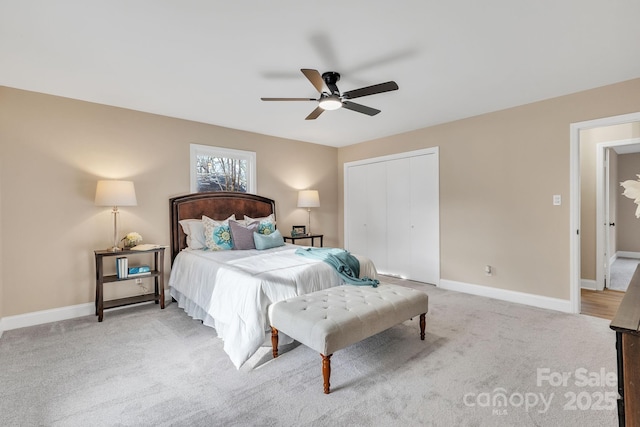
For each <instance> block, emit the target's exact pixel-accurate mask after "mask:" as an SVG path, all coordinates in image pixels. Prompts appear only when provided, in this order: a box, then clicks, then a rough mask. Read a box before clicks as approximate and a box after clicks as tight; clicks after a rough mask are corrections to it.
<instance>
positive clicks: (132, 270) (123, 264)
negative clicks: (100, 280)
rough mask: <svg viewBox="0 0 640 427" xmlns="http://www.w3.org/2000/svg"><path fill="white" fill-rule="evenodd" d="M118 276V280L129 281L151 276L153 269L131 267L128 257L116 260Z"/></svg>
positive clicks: (140, 266) (145, 266) (143, 266)
mask: <svg viewBox="0 0 640 427" xmlns="http://www.w3.org/2000/svg"><path fill="white" fill-rule="evenodd" d="M116 274H117V276H118V279H129V278H131V277H138V276H148V275H150V274H151V267H149V266H148V265H139V266H136V267H129V260H128V259H127V257H118V258H116Z"/></svg>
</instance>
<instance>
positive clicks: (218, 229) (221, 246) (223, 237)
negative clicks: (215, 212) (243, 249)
mask: <svg viewBox="0 0 640 427" xmlns="http://www.w3.org/2000/svg"><path fill="white" fill-rule="evenodd" d="M235 219H236V215H235V214H233V215H231V216H230V217H229V218H227V219H225V220H224V221H216V220H215V219H211V218H209V217H208V216H204V215H203V216H202V223H203V225H204V243H205V246H206V247H207V249H210V250H212V251H227V250H230V249H233V240H232V239H231V229H230V228H229V220H235Z"/></svg>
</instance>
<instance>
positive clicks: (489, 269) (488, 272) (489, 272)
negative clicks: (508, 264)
mask: <svg viewBox="0 0 640 427" xmlns="http://www.w3.org/2000/svg"><path fill="white" fill-rule="evenodd" d="M484 274H485V275H487V276H491V275H492V274H493V267H491V266H490V265H487V266H485V267H484Z"/></svg>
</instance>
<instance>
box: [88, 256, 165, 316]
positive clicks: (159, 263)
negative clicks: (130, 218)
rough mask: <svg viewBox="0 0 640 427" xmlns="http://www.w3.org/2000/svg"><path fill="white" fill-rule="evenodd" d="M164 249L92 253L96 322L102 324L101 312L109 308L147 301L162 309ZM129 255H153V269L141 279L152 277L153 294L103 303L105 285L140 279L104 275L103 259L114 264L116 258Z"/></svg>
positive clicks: (137, 277) (138, 277)
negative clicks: (94, 268)
mask: <svg viewBox="0 0 640 427" xmlns="http://www.w3.org/2000/svg"><path fill="white" fill-rule="evenodd" d="M164 249H165V248H155V249H150V250H148V251H132V250H122V251H118V252H112V251H110V250H100V251H94V253H95V257H96V316H98V322H102V317H103V311H104V310H107V309H110V308H115V307H122V306H125V305H131V304H138V303H141V302H147V301H155V303H156V304H160V308H161V309H163V308H164ZM130 255H153V268H152V270H151V272H150V273H149V274H148V275H145V276H142V277H153V279H154V282H155V289H154V292H153V293H148V294H144V295H136V296H133V297H128V298H119V299H114V300H108V301H104V285H105V284H109V283H117V282H123V281H126V280H135V279H140V278H142V277H141V276H136V277H127V278H122V279H120V278H118V276H117V275H116V274H113V275H108V276H105V275H104V260H105V258H107V259H111V260H113V263H114V264H115V262H116V258H118V257H128V256H130Z"/></svg>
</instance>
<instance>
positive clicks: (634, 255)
mask: <svg viewBox="0 0 640 427" xmlns="http://www.w3.org/2000/svg"><path fill="white" fill-rule="evenodd" d="M616 256H617V257H618V258H634V259H640V252H626V251H618V252H616Z"/></svg>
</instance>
